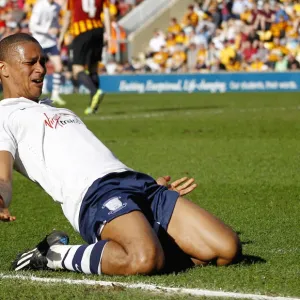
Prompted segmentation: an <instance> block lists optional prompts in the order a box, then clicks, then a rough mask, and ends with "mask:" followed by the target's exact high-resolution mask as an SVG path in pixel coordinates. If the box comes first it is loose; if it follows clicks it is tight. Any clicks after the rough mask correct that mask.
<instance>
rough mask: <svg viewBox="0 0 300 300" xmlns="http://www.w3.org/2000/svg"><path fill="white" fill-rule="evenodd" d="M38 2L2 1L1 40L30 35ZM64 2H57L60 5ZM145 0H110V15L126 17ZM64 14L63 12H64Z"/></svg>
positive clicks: (115, 17) (0, 14) (58, 0)
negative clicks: (32, 16)
mask: <svg viewBox="0 0 300 300" xmlns="http://www.w3.org/2000/svg"><path fill="white" fill-rule="evenodd" d="M36 1H37V0H0V39H1V38H4V37H5V36H7V35H10V34H13V33H16V32H20V31H21V32H27V33H28V22H29V19H30V16H31V11H32V8H33V6H34V4H35V3H36ZM63 1H64V0H56V2H57V3H58V4H60V5H62V4H63ZM142 1H143V0H110V7H109V10H110V14H111V16H112V17H113V18H114V20H116V21H117V20H118V19H120V18H122V17H123V16H125V15H126V14H127V13H128V12H129V11H130V10H131V9H133V8H134V7H135V6H136V5H138V4H139V3H141V2H142ZM62 14H63V12H62Z"/></svg>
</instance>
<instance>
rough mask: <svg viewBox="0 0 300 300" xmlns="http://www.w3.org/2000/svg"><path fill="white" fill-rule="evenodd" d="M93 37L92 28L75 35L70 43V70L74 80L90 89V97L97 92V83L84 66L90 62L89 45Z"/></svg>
mask: <svg viewBox="0 0 300 300" xmlns="http://www.w3.org/2000/svg"><path fill="white" fill-rule="evenodd" d="M92 39H93V30H89V31H87V32H85V33H82V34H80V35H79V36H77V37H75V39H74V40H73V43H72V56H73V57H72V72H73V78H74V80H76V81H78V82H79V83H81V84H82V85H84V86H85V87H86V88H87V89H88V90H89V91H90V97H91V99H92V98H93V97H94V96H95V95H96V94H97V92H98V84H97V83H94V81H93V80H92V79H91V77H90V75H89V71H88V70H86V69H85V66H87V65H88V63H89V62H90V56H91V53H92V49H91V47H90V44H91V40H92Z"/></svg>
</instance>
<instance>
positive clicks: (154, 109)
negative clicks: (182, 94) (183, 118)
mask: <svg viewBox="0 0 300 300" xmlns="http://www.w3.org/2000/svg"><path fill="white" fill-rule="evenodd" d="M221 108H224V106H214V105H206V106H182V107H161V108H149V109H143V110H141V112H148V113H149V112H172V111H187V110H194V111H196V110H207V109H208V110H209V109H221Z"/></svg>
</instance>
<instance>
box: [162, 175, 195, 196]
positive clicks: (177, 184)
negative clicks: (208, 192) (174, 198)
mask: <svg viewBox="0 0 300 300" xmlns="http://www.w3.org/2000/svg"><path fill="white" fill-rule="evenodd" d="M170 181H171V177H170V176H162V177H159V178H158V179H157V180H156V182H157V183H158V184H160V185H164V186H166V187H168V189H169V190H171V191H176V192H178V193H179V195H180V196H184V195H186V194H188V193H190V192H192V191H193V190H194V189H195V188H196V187H197V184H196V183H195V179H194V178H188V177H182V178H180V179H177V180H175V181H173V182H172V183H170Z"/></svg>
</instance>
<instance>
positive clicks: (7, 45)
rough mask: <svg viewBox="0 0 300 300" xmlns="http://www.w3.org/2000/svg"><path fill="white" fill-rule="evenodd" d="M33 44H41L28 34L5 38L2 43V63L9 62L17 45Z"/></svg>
mask: <svg viewBox="0 0 300 300" xmlns="http://www.w3.org/2000/svg"><path fill="white" fill-rule="evenodd" d="M24 42H31V43H37V44H39V42H38V41H37V40H36V39H35V38H34V37H32V36H31V35H30V34H27V33H22V32H21V33H16V34H12V35H9V36H7V37H5V38H4V39H3V40H1V41H0V61H7V59H8V58H9V55H10V53H11V50H12V47H14V45H15V44H17V43H24Z"/></svg>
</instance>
